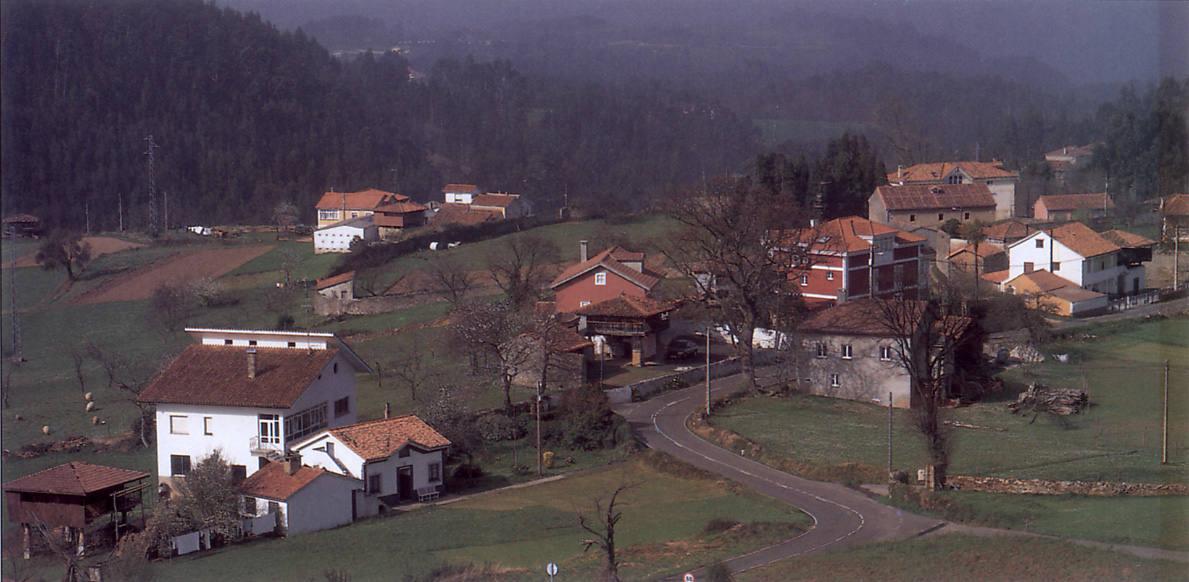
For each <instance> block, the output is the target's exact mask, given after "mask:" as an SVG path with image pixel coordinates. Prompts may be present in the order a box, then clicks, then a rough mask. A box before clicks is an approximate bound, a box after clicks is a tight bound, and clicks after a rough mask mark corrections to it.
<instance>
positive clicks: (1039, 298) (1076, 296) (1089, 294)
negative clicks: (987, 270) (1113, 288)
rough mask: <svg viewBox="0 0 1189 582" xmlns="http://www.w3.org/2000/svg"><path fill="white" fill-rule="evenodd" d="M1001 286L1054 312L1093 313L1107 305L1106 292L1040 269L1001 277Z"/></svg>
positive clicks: (1105, 308)
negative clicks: (1080, 284) (1005, 277)
mask: <svg viewBox="0 0 1189 582" xmlns="http://www.w3.org/2000/svg"><path fill="white" fill-rule="evenodd" d="M1002 286H1003V290H1004V291H1005V292H1007V293H1010V294H1012V295H1021V296H1023V297H1024V298H1025V299H1026V300H1027V301H1028V302H1029V303H1030V306H1031V307H1035V308H1043V309H1047V310H1051V311H1052V312H1053V313H1055V314H1057V315H1066V316H1083V315H1093V314H1095V313H1101V312H1103V311H1106V310H1107V308H1108V307H1110V297H1109V296H1107V295H1106V294H1105V293H1098V292H1097V291H1091V290H1089V289H1083V288H1081V287H1079V286H1078V284H1077V283H1074V282H1073V281H1070V280H1069V279H1063V278H1061V277H1058V276H1057V275H1054V274H1052V273H1050V272H1048V271H1045V270H1043V269H1042V270H1039V271H1032V272H1029V273H1024V274H1022V275H1019V276H1017V277H1015V278H1013V279H1011V280H1008V281H1004V282H1003V283H1002Z"/></svg>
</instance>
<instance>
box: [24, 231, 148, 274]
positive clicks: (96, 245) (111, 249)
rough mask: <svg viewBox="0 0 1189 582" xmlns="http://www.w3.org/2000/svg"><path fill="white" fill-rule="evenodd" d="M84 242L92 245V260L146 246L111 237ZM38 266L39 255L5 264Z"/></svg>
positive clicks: (91, 237) (31, 255) (26, 256)
mask: <svg viewBox="0 0 1189 582" xmlns="http://www.w3.org/2000/svg"><path fill="white" fill-rule="evenodd" d="M83 242H85V243H87V244H89V245H91V258H95V257H98V256H100V255H106V254H108V253H118V252H120V251H126V250H128V249H134V248H137V247H143V246H144V245H142V244H140V243H134V242H128V241H126V240H120V239H118V238H113V237H110V236H84V237H83ZM36 266H37V253H29V254H27V255H25V256H23V257H20V258H18V259H16V260H13V261H9V262H8V263H5V265H4V268H5V269H7V268H10V267H36Z"/></svg>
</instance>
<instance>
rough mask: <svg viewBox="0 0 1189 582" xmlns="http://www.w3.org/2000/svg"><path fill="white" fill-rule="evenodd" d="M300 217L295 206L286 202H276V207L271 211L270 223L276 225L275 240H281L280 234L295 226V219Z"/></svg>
mask: <svg viewBox="0 0 1189 582" xmlns="http://www.w3.org/2000/svg"><path fill="white" fill-rule="evenodd" d="M300 215H301V211H299V210H298V209H297V205H295V204H293V203H292V202H290V201H288V200H282V201H280V202H277V205H276V206H274V207H273V209H272V221H273V224H275V225H277V238H281V232H283V231H284V232H288V231H289V229H291V228H293V225H295V224H297V217H298V216H300Z"/></svg>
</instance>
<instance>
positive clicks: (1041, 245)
mask: <svg viewBox="0 0 1189 582" xmlns="http://www.w3.org/2000/svg"><path fill="white" fill-rule="evenodd" d="M1036 248H1038V249H1043V248H1045V239H1043V238H1038V239H1036Z"/></svg>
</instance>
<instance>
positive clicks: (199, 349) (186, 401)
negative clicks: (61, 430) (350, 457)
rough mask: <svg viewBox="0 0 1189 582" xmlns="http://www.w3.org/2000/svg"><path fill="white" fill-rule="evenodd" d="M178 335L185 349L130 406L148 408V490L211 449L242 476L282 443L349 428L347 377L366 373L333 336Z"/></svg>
mask: <svg viewBox="0 0 1189 582" xmlns="http://www.w3.org/2000/svg"><path fill="white" fill-rule="evenodd" d="M186 332H187V333H189V334H190V336H191V337H193V338H194V340H195V342H194V343H192V344H190V345H189V346H186V348H185V349H184V350H182V353H180V354H178V356H177V357H175V358H174V359H173V361H171V362H170V363H169V365H168V366H166V368H165V369H164V370H163V371H162V372H161V373H160V374H159V375H158V376H157V377H156V378H155V379H154V380H153V381H152V383H151V384H149V386H148V387H147V388H145V389H144V391H143V392H141V393H140V395H139V396H138V397H137V400H138V401H140V402H143V403H147V404H154V405H155V406H156V421H157V479H158V482H161V483H172V482H173V480H174V479H175V478H184V477H185V475H186V474H187V473H189V471H190V469H191V467H193V466H194V465H196V464H197V462H198V461H199V460H201V459H203V458H205V457H206V456H208V455H210V454H211V453H212V452H213V451H215V450H216V449H218V450H221V451H222V455H223V458H224V459H226V460H227V462H228V464H230V465H231V467H232V471H233V472H234V473H236V474H238V475H240V476H248V475H251V474H252V473H254V472H256V470H257V469H259V468H260V467H262V466H263V465H264V464H265V463H266V462H267V461H268V460H270V459H276V458H279V457H280V455H281V454H282V453H283V452H284V451H285V450H286V447H288V446H289V445H290V444H292V443H294V442H297V441H298V440H300V439H303V438H305V437H306V436H308V435H310V434H313V433H315V432H317V431H319V430H323V429H326V428H334V427H338V426H342V425H345V424H351V423H354V422H355V413H356V397H355V374H356V373H358V372H369V373H370V372H371V369H370V368H369V367H368V366H367V364H366V363H364V361H363V360H362V359H361V358H360V357H359V356H358V355H356V354H355V352H354V351H352V350H351V348H350V347H349V346H348V345H347V344H345V343H343V341H342V340H340V339H338V338H337V337H335V336H334V334H330V333H318V332H300V331H252V330H227V329H199V328H188V329H186Z"/></svg>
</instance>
